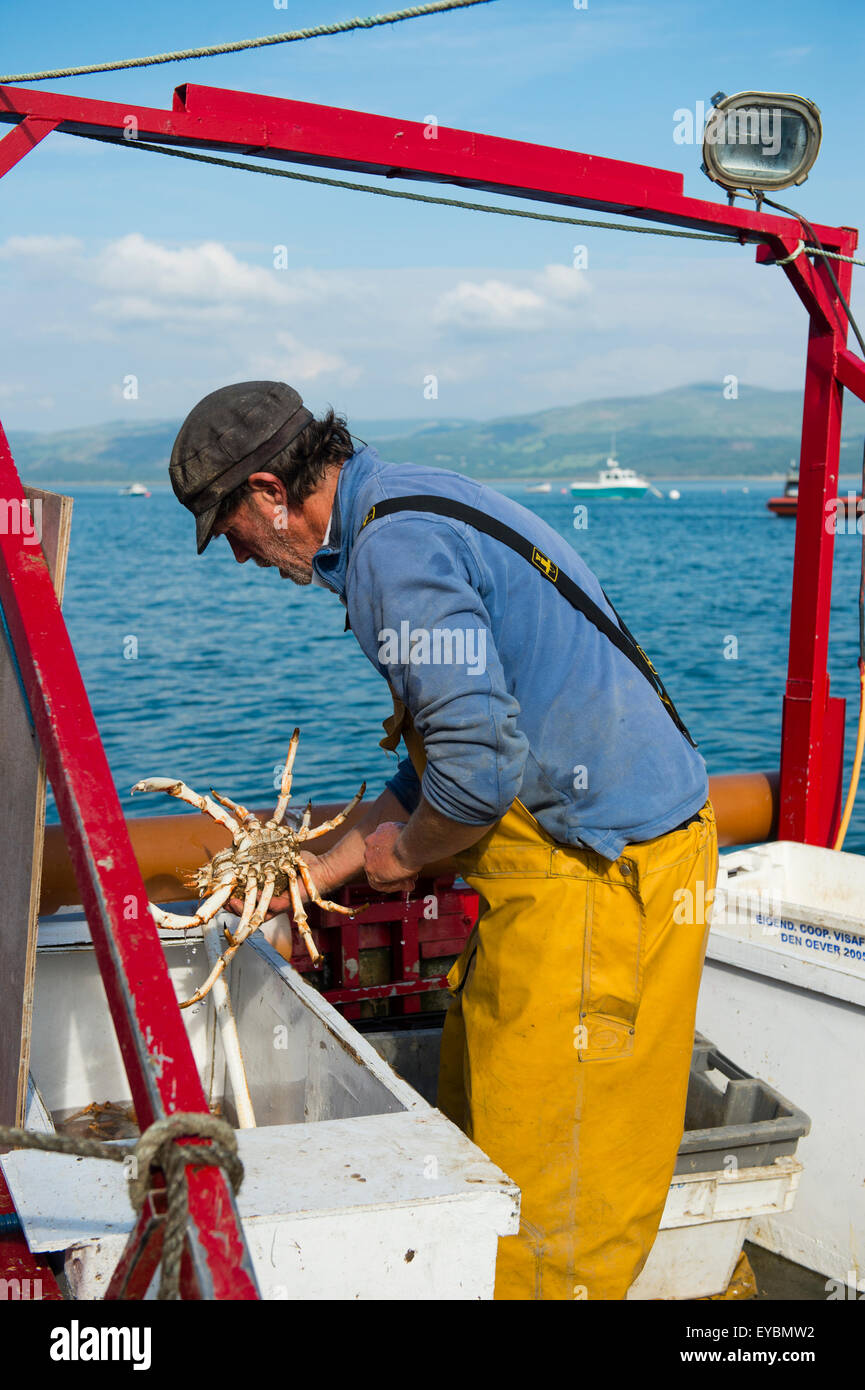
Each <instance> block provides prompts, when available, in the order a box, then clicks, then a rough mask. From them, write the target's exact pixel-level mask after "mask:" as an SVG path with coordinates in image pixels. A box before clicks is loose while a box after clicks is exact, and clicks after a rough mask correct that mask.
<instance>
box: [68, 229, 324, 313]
mask: <svg viewBox="0 0 865 1390" xmlns="http://www.w3.org/2000/svg"><path fill="white" fill-rule="evenodd" d="M94 278H95V280H96V282H97V283H98V284H100V285H102V286H104V288H105V289H111V290H118V291H120V292H122V294H124V295H126V296H129V295H132V296H133V298H132V299H130V300H129V301H128V302H129V303H130V304H132V305H133V306H134V307H135V314H134V316H136V317H137V316H139V313H140V305H141V300H140V299H136V298H135V295H136V292H138V295H139V296H140V295H146V296H147V297H148V298H149V299H150V300H151V302H153V303H157V302H160V301H168V303H169V304H172V303H175V302H177V301H178V300H180V301H183V302H185V303H188V302H190V301H191V302H196V301H198V302H199V303H204V304H207V303H211V304H212V303H214V302H221V303H224V302H225V301H226V300H228V301H235V302H242V303H243V304H246V305H249V304H256V303H263V304H296V303H300V302H301V301H303V300H304V299H307V298H308V297H309V296H310V294H311V293H313V290H314V285H313V284H312V283H311V282H310V278H309V277H305V276H301V277H297V276H291V277H289V276H288V275H287V274H286V273H285V272H284V271H279V270H275V269H264V268H263V267H261V266H251V265H248V264H246V262H244V261H241V260H239V259H238V258H237V257H236V256H235V255H233V254H232V252H231V251H229V249H228V248H227V247H226V246H223V245H222V243H221V242H218V241H205V242H202V243H201V245H199V246H184V247H180V248H173V247H169V246H163V245H160V243H159V242H156V241H150V240H148V238H147V237H143V236H141V235H140V234H139V233H137V232H133V233H131V234H130V235H129V236H125V237H121V238H120V239H119V240H118V241H113V242H111V243H110V244H109V245H108V246H107V247H106V249H105V251H104V252H103V254H102V257H101V259H100V262H99V264H98V265H97V267H96V269H95V276H94ZM314 278H316V279H317V278H318V277H314Z"/></svg>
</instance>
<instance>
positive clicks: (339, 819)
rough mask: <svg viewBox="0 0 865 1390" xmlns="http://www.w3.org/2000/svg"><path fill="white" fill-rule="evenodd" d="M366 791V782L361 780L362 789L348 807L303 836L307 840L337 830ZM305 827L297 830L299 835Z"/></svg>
mask: <svg viewBox="0 0 865 1390" xmlns="http://www.w3.org/2000/svg"><path fill="white" fill-rule="evenodd" d="M365 791H366V782H361V784H360V791H358V792H356V793H355V795H354V796H353V797H352V798H351V801H350V802H349V803H348V805H347V806H346V807H344V808H343V810H342V811H340V813H339V815H338V816H334V818H333V820H325V821H322V823H321V825H317V826H316V827H315V829H314V830H307V831H306V834H305V835H304V836H303V838H304V839H305V840H316V839H318V837H319V835H325V834H326V833H327V831H328V830H335V829H336V827H337V826H338V825H342V823H343V821H344V820H345V818H346V816H349V815H351V813H352V811H353V810H354V808H355V806H356V805H357V803H358V802H359V801H360V799H361V797H362V796H363V794H364V792H365ZM303 828H304V827H301V829H300V830H299V831H298V832H297V833H298V835H300V834H301V832H302V830H303Z"/></svg>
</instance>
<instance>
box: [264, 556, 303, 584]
mask: <svg viewBox="0 0 865 1390" xmlns="http://www.w3.org/2000/svg"><path fill="white" fill-rule="evenodd" d="M252 558H253V559H254V560H255V563H256V564H257V565H258V566H259V568H260V569H276V570H278V571H279V577H280V579H290V580H291V582H292V584H311V583H312V574H311V573H310V570H308V569H306V568H303V567H301V565H299V564H297V563H296V562H295V561H287V560H286V559H285V557H284V556H280V557H279V560H278V561H276V560H262V559H261V558H260V557H259V556H258V555H254V556H253V557H252Z"/></svg>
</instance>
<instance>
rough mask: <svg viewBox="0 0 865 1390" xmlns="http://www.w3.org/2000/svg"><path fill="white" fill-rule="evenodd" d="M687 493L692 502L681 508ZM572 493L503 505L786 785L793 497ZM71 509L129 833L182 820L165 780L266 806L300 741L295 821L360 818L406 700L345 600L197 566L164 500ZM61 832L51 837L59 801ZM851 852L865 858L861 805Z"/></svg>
mask: <svg viewBox="0 0 865 1390" xmlns="http://www.w3.org/2000/svg"><path fill="white" fill-rule="evenodd" d="M849 482H850V485H855V480H853V479H851V480H849ZM846 486H847V480H842V485H841V487H840V489H839V491H840V492H841V493H842V494H843V493H844V492H845V490H846ZM674 487H675V488H678V490H679V491H680V493H681V496H680V498H679V499H678V500H671V499H670V498H669V496H668V495H667V494H668V493H669V491H670V490H671V489H672V488H674ZM560 489H561V484H554V485H553V491H552V492H551V493H549V494H531V493H528V492H527V491H526V489H525V488H524V487H522V486H519V485H516V484H502V485H501V486H500V489H499V490H500V491H502V492H506V493H507V494H508V495H509V496H512V497H515V498H516V499H517V500H518V501H520V502H521V503H522V504H523V505H524V506H526V507H528V508H530V509H531V510H532V511H533V512H535V513H536V514H537V515H539V516H541V517H543V519H544V520H545V521H546V522H548V523H549V524H550V525H551V526H553V527H554V528H555V530H557V531H558V532H559V533H560V534H561V535H562V536H565V537H567V539H568V540H569V541H570V543H571V544H572V545H573V546H574V548H575V550H578V551H579V552H580V554H581V555H582V556H583V558H584V559H585V561H586V562H587V564H588V565H589V566H590V568H591V569H593V570H594V572H595V573H596V574H597V576H598V578H599V579H600V581H601V584H602V585H603V587H604V589H605V590H606V592H607V593H608V595H609V597H610V599H611V600H612V602H613V603H614V604H615V605H616V608H617V609H618V611H619V612H620V613H621V615H622V617H623V618H624V620H625V622H626V623H627V624H628V627H629V628H630V629H631V631H632V632H633V634H634V635H635V636H636V637H637V639H638V640H639V641H640V643H641V645H642V646H643V647H644V648H645V650H646V651H647V652H648V654H649V656H650V657H651V659H652V661H653V663H654V664H655V666H656V668H657V669H658V671H659V673H660V674H661V677H662V679H663V681H664V683H665V685H666V687H667V690H668V692H669V693H670V695H671V696H672V698H673V700H674V702H675V704H676V707H677V709H678V710H679V713H680V714H681V716H682V718H683V719H684V721H685V723H686V724H687V726H688V728H689V729H690V731H691V733H692V735H693V737H694V738H695V739H696V741H697V743H698V745H699V747H700V751H701V753H702V754H703V757H704V758H705V759H706V763H707V765H708V768H709V772H710V773H719V772H737V771H758V770H766V769H771V768H774V767H777V766H778V760H779V748H780V736H781V712H782V698H783V694H784V684H785V678H786V669H787V649H788V643H789V614H790V591H791V581H792V567H793V545H794V539H795V522H794V521H793V520H790V519H783V518H778V517H775V516H773V515H772V514H771V513H770V512H769V511H768V510H767V509H766V499H767V498H768V497H769V496H771V495H773V494H775V493H777V492H779V491H780V490H781V488H780V485H779V484H778V483H764V482H750V483H748V482H742V481H728V482H723V481H718V482H712V483H703V482H694V481H688V480H681V481H673V480H670V481H666V482H664V483H662V484H661V490H662V491H663V493H664V497H663V498H662V499H659V498H656V497H653V496H652V495H648V496H646V497H644V498H642V499H640V500H631V499H629V500H622V501H615V500H607V501H592V502H591V503H589V505H588V511H587V513H586V514H585V516H584V515H583V514H582V513H580V512H578V513H576V514H575V512H574V508H575V506H576V505H577V504H578V500H577V499H575V498H573V497H571V495H570V494H569V493H567V492H562V491H561V490H560ZM58 490H64V489H62V488H59V487H58ZM69 490H70V491H72V493H73V495H74V499H75V503H74V509H73V517H72V539H71V547H70V554H69V565H68V570H67V577H66V594H65V599H64V613H65V616H66V621H67V624H68V627H69V631H70V634H71V638H72V642H73V646H74V648H75V652H76V654H77V657H78V661H79V664H80V666H81V670H82V673H83V676H84V681H85V685H86V687H87V692H88V695H89V697H90V701H91V704H92V706H93V711H94V714H95V717H96V722H97V724H98V727H99V731H100V733H101V735H102V740H103V743H104V745H105V750H106V753H107V756H108V760H109V764H110V766H111V771H112V774H113V776H114V781H115V784H116V786H117V790H118V793H119V795H120V800H121V804H122V807H123V811H124V813H125V814H126V815H128V816H136V815H154V814H157V813H160V814H162V813H165V812H166V811H168V810H169V809H171V810H172V811H180V810H181V807H180V804H179V803H177V802H173V803H171V804H170V807H169V803H168V801H167V799H166V798H165V797H160V796H155V795H153V796H142V795H138V796H136V797H134V798H132V797H130V795H129V789H130V787H131V786H132V784H133V783H134V782H137V781H139V780H140V779H142V778H145V777H153V776H160V777H162V776H171V777H178V778H181V779H183V780H184V781H186V782H187V783H189V784H190V785H191V786H193V787H195V788H196V789H197V790H199V791H206V790H207V789H208V788H210V787H215V788H216V789H217V790H218V791H220V792H223V793H226V794H227V795H229V796H231V797H233V798H234V799H235V800H239V801H243V802H245V803H246V804H247V805H251V806H256V807H257V806H262V805H267V804H268V803H269V802H271V801H273V800H275V788H276V786H277V785H278V780H279V772H280V769H281V766H282V763H283V762H284V759H285V753H286V749H287V746H288V740H289V738H290V736H291V732H292V730H293V729H294V728H295V726H298V727H299V728H300V730H301V739H300V747H299V750H298V754H297V762H296V765H295V769H296V770H295V781H294V788H293V796H292V802H293V804H294V805H298V804H301V805H302V804H303V803H304V802H305V801H306V799H307V798H309V797H311V798H312V799H313V800H314V801H339V800H347V799H348V798H349V797H350V796H352V795H353V794H354V792H355V791H356V790H357V788H358V786H359V784H360V783H361V781H363V780H366V782H367V787H368V791H367V798H370V797H373V796H375V794H376V793H377V792H378V791H380V790H381V788H382V786H383V785H384V782H385V781H386V779H387V778H388V777H389V776H391V775H392V773H393V771H394V770H395V768H396V762H397V759H396V757H395V755H394V754H388V753H385V752H384V751H383V750H382V749H381V748H379V746H378V742H379V739H380V738H381V736H382V732H381V721H382V719H383V718H384V717H385V716H386V715H387V714H388V713H389V712H390V708H391V706H390V696H389V692H388V688H387V685H386V684H385V682H384V680H383V679H382V678H381V676H379V674H378V673H377V671H375V670H374V669H373V667H372V666H371V665H370V664H369V663H368V662H367V660H366V658H365V657H364V655H363V653H362V652H361V650H360V648H359V647H358V645H357V642H356V641H355V639H354V637H353V636H352V634H351V632H345V631H344V625H345V610H344V609H343V607H342V605H341V604H340V602H339V600H338V599H337V598H336V596H335V595H333V594H330V593H328V592H326V591H325V590H323V589H319V588H317V587H315V586H307V587H305V588H299V587H297V586H295V585H294V584H292V583H291V581H289V580H282V579H280V578H279V575H278V574H277V572H276V570H273V569H261V568H259V567H258V566H256V565H255V564H254V562H253V561H251V560H250V561H248V562H247V563H246V564H244V565H242V566H241V565H238V564H237V563H236V561H235V560H234V557H233V555H232V553H231V551H230V549H229V546H228V544H227V542H226V541H225V540H224V539H222V538H217V539H216V540H215V541H213V542H212V543H211V545H210V547H209V548H208V550H207V551H206V552H205V554H204V555H203V556H198V555H196V553H195V545H194V540H193V529H194V528H193V522H192V518H191V517H190V515H189V513H188V512H187V511H185V509H183V508H182V507H181V506H179V504H178V503H177V501H176V499H175V498H174V495H173V494H172V493H171V491H170V490H169V489H168V488H167V487H166V488H164V489H160V488H159V487H156V488H154V490H153V495H152V496H151V497H149V498H144V497H141V498H130V497H120V496H118V495H117V489H116V488H108V487H89V488H72V489H69ZM575 522H577V523H578V525H577V527H575V525H574V523H575ZM583 522H585V523H586V524H582V523H583ZM860 553H861V537H860V536H858V535H856V534H855V532H852V533H847V532H842V533H841V534H839V535H837V536H836V540H835V573H834V589H833V595H834V597H833V604H832V622H831V629H830V638H829V671H830V674H831V689H832V693H833V694H834V695H842V696H845V697H846V698H847V702H848V704H847V734H846V758H845V792H846V786H847V778H848V777H849V769H850V764H851V761H852V754H853V746H854V744H855V737H856V716H857V712H858V689H859V682H858V671H857V644H858V612H857V596H858V586H859V565H860ZM48 818H49V821H56V820H57V814H56V808H55V807H54V804H53V800H51V799H50V798H49V809H48ZM844 847H845V849H850V850H857V851H860V852H861V851H865V788H863V792H862V794H861V795H860V797H859V798H858V804H857V807H856V810H855V811H854V816H853V820H852V823H851V828H850V831H849V832H848V836H847V840H846V843H845V846H844Z"/></svg>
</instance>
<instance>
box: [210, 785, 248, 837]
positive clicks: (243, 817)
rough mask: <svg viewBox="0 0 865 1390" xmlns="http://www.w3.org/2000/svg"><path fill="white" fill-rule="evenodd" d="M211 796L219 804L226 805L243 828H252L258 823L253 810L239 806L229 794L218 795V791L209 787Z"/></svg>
mask: <svg viewBox="0 0 865 1390" xmlns="http://www.w3.org/2000/svg"><path fill="white" fill-rule="evenodd" d="M210 794H211V796H214V797H215V798H216V800H217V801H218V802H220V804H221V805H223V806H227V807H228V809H229V811H233V812H234V814H235V815H236V816H237V818H238V819H239V821H240V822H241V824H242V826H243V828H244V830H254V829H255V827H256V825H258V816H257V815H256V814H255V812H254V811H248V810H247V809H246V807H245V806H240V805H239V804H238V803H237V802H236V801H232V799H231V797H230V796H220V794H219V792H217V791H214V790H213V787H211V788H210Z"/></svg>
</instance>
